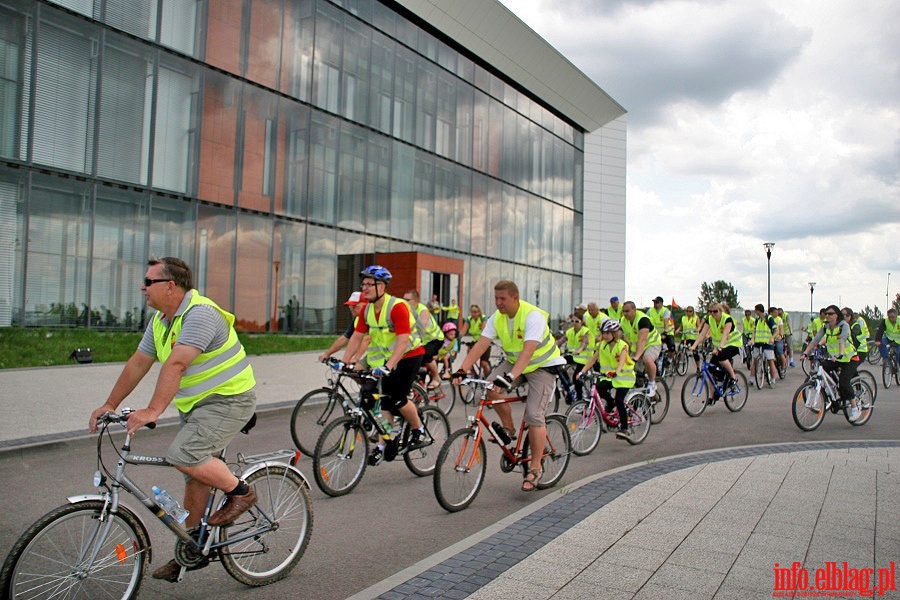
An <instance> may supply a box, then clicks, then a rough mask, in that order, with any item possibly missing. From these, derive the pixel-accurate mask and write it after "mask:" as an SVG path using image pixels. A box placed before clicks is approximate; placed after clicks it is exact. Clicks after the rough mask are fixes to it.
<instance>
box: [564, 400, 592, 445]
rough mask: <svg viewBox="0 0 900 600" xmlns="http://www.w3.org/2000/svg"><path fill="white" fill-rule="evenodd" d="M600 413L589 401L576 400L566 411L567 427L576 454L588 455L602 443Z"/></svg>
mask: <svg viewBox="0 0 900 600" xmlns="http://www.w3.org/2000/svg"><path fill="white" fill-rule="evenodd" d="M600 418H601V417H600V415H599V414H597V413H596V412H594V411H593V410H591V405H590V403H588V402H585V401H581V402H576V403H575V404H573V405H572V406H570V407H569V409H568V410H567V411H566V429H568V430H569V439H570V441H571V443H572V452H574V453H575V456H587V455H588V454H590V453H591V452H593V451H594V449H595V448H596V447H597V444H599V443H600Z"/></svg>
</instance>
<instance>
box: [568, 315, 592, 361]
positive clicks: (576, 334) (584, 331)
mask: <svg viewBox="0 0 900 600" xmlns="http://www.w3.org/2000/svg"><path fill="white" fill-rule="evenodd" d="M585 336H587V344H585V346H584V350H582V351H581V352H579V353H578V354H575V350H577V349H578V348H581V344H582V343H583V342H584V338H585ZM566 347H567V348H568V349H569V352H572V360H574V361H575V362H576V363H578V364H579V365H583V364H584V363H586V362H587V361H588V359H589V358H590V357H591V356H593V355H594V352H595V350H596V348H597V342H596V338H595V337H594V332H593V331H591V330H590V329H588V328H587V327H585V326H584V325H582V326H581V329H579V330H578V331H575V328H574V327H569V328H568V329H566Z"/></svg>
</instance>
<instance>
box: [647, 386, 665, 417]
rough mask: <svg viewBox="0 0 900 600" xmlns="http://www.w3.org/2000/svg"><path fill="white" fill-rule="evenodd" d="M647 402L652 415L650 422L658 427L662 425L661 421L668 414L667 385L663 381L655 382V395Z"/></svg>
mask: <svg viewBox="0 0 900 600" xmlns="http://www.w3.org/2000/svg"><path fill="white" fill-rule="evenodd" d="M649 400H650V410H651V411H652V415H653V416H652V417H651V419H650V422H651V423H653V424H654V425H658V424H659V423H662V420H663V419H665V418H666V415H667V414H668V412H669V384H668V383H666V382H665V380H664V379H660V380H658V381H657V382H656V393H655V394H653V396H651V397H650V398H649Z"/></svg>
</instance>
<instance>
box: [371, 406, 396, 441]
mask: <svg viewBox="0 0 900 600" xmlns="http://www.w3.org/2000/svg"><path fill="white" fill-rule="evenodd" d="M372 414H373V415H375V419H376V420H377V421H378V422H379V423H381V427H382V428H383V429H384V432H385V433H391V432H392V431H393V430H394V427H393V426H392V425H391V422H390V421H388V418H387V417H385V416H384V413H383V412H381V399H380V398H379V399H378V400H376V401H375V407H374V408H373V409H372Z"/></svg>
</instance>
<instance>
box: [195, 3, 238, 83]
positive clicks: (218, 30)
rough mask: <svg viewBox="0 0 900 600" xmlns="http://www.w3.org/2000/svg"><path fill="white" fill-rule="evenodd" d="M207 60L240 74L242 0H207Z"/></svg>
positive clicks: (230, 71) (225, 69) (223, 68)
mask: <svg viewBox="0 0 900 600" xmlns="http://www.w3.org/2000/svg"><path fill="white" fill-rule="evenodd" d="M205 5H206V12H207V15H206V56H205V59H206V62H207V63H209V64H211V65H213V66H216V67H218V68H220V69H222V70H224V71H227V72H229V73H235V74H241V48H242V46H243V44H242V42H241V36H242V33H241V31H242V29H243V18H244V2H243V0H216V1H215V2H206V3H205Z"/></svg>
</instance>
